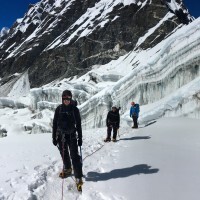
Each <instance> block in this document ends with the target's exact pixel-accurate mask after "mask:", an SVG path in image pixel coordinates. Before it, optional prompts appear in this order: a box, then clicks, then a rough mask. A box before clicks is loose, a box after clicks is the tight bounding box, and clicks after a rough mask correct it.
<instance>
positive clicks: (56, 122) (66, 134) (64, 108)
mask: <svg viewBox="0 0 200 200" xmlns="http://www.w3.org/2000/svg"><path fill="white" fill-rule="evenodd" d="M76 132H77V134H76ZM77 135H78V137H77ZM77 138H78V145H77ZM52 139H53V144H54V145H55V146H58V149H59V151H60V154H61V157H62V160H63V170H62V172H61V173H60V175H59V176H60V177H61V178H65V177H67V176H68V175H70V174H71V173H72V167H71V160H72V164H73V169H74V175H75V178H76V179H79V181H80V182H82V176H83V174H82V163H81V159H80V156H79V154H78V146H82V128H81V117H80V113H79V109H78V108H77V107H76V103H75V101H73V100H72V93H71V91H69V90H65V91H63V93H62V104H61V105H59V106H58V107H57V108H56V110H55V114H54V119H53V134H52ZM69 152H70V153H69ZM70 156H71V159H70Z"/></svg>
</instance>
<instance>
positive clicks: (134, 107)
mask: <svg viewBox="0 0 200 200" xmlns="http://www.w3.org/2000/svg"><path fill="white" fill-rule="evenodd" d="M139 112H140V105H139V104H137V103H135V102H131V108H130V117H131V118H132V119H133V124H134V125H133V127H132V128H138V117H139Z"/></svg>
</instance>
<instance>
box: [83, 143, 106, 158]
mask: <svg viewBox="0 0 200 200" xmlns="http://www.w3.org/2000/svg"><path fill="white" fill-rule="evenodd" d="M104 145H105V144H103V145H102V146H101V147H99V148H98V149H97V150H95V151H93V152H92V153H91V154H89V155H87V156H85V158H83V161H84V160H85V159H86V158H88V157H90V156H92V155H93V154H95V153H96V152H97V151H99V150H100V149H102V148H103V146H104Z"/></svg>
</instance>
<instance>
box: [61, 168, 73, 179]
mask: <svg viewBox="0 0 200 200" xmlns="http://www.w3.org/2000/svg"><path fill="white" fill-rule="evenodd" d="M71 174H72V169H71V168H69V169H64V170H62V172H60V174H59V177H60V178H67V177H68V176H70V175H71Z"/></svg>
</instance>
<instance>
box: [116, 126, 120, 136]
mask: <svg viewBox="0 0 200 200" xmlns="http://www.w3.org/2000/svg"><path fill="white" fill-rule="evenodd" d="M117 132H118V137H119V138H120V135H119V128H118V130H117Z"/></svg>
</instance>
